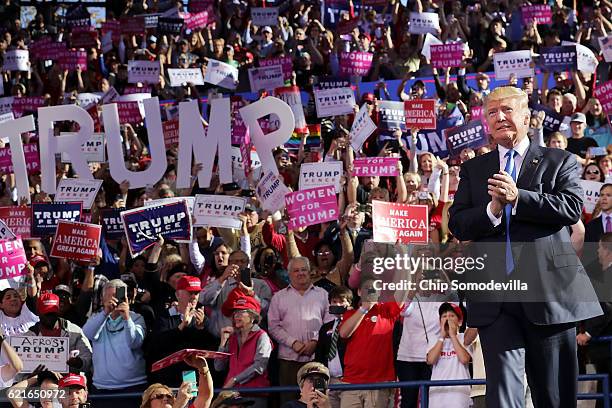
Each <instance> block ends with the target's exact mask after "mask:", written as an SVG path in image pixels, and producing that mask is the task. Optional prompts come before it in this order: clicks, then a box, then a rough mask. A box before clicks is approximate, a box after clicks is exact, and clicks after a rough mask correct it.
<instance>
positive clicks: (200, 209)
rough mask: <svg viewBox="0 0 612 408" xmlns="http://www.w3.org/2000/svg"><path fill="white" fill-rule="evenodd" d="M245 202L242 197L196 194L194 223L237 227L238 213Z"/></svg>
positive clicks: (239, 223)
mask: <svg viewBox="0 0 612 408" xmlns="http://www.w3.org/2000/svg"><path fill="white" fill-rule="evenodd" d="M245 204H246V198H244V197H232V196H222V195H209V194H196V201H195V206H194V208H193V216H194V219H195V221H194V225H196V226H201V225H205V226H209V227H220V228H234V229H239V228H241V227H242V221H241V220H240V218H238V215H239V214H240V213H242V212H244V206H245Z"/></svg>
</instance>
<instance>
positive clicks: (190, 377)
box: [183, 370, 198, 397]
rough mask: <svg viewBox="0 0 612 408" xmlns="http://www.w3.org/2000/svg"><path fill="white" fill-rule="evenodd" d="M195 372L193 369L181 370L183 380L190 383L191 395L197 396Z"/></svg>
mask: <svg viewBox="0 0 612 408" xmlns="http://www.w3.org/2000/svg"><path fill="white" fill-rule="evenodd" d="M196 378H197V377H196V372H195V371H193V370H190V371H183V382H188V383H191V384H192V386H191V396H192V397H197V396H198V381H197V379H196Z"/></svg>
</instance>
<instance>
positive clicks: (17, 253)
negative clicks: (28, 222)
mask: <svg viewBox="0 0 612 408" xmlns="http://www.w3.org/2000/svg"><path fill="white" fill-rule="evenodd" d="M27 263H28V260H27V258H26V254H25V250H24V249H23V242H21V237H17V238H15V239H2V240H0V279H9V278H15V277H17V276H22V275H25V271H26V264H27Z"/></svg>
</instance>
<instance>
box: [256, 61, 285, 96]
mask: <svg viewBox="0 0 612 408" xmlns="http://www.w3.org/2000/svg"><path fill="white" fill-rule="evenodd" d="M249 83H250V84H251V92H259V91H260V90H262V89H265V90H266V91H271V90H274V89H276V88H279V87H281V86H283V85H285V79H284V77H283V67H282V65H270V66H268V67H264V68H250V69H249Z"/></svg>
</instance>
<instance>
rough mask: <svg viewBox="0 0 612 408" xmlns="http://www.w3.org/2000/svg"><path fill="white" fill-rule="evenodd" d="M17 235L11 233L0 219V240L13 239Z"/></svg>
mask: <svg viewBox="0 0 612 408" xmlns="http://www.w3.org/2000/svg"><path fill="white" fill-rule="evenodd" d="M15 238H17V235H15V234H14V233H13V231H11V229H10V228H9V227H8V225H6V223H5V222H4V221H2V219H0V239H15Z"/></svg>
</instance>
